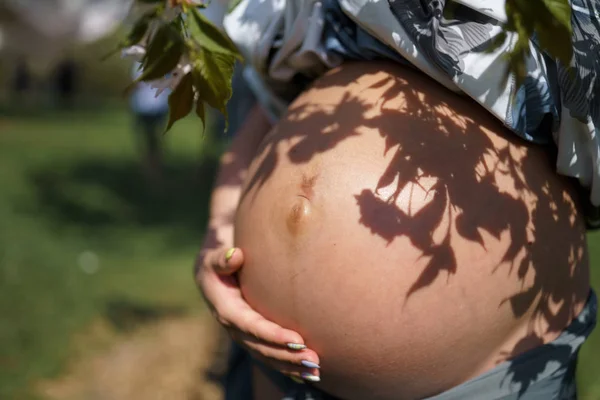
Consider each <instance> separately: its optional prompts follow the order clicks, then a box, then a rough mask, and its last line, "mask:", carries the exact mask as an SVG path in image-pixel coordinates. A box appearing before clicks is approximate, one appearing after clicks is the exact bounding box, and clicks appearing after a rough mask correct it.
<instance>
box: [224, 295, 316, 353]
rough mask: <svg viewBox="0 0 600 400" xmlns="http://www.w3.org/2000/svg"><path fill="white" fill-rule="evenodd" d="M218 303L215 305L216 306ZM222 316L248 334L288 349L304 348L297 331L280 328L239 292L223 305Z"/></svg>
mask: <svg viewBox="0 0 600 400" xmlns="http://www.w3.org/2000/svg"><path fill="white" fill-rule="evenodd" d="M218 306H219V305H217V307H218ZM222 309H223V313H222V316H223V318H224V319H225V320H227V321H229V322H230V323H231V326H233V327H235V328H236V329H237V330H239V331H241V332H243V333H245V334H246V335H248V336H252V337H254V338H257V339H259V340H260V341H263V342H267V343H269V344H272V345H277V346H280V347H287V348H289V349H290V350H297V351H301V350H303V349H305V348H306V346H305V344H304V339H302V336H300V335H299V334H298V333H297V332H294V331H292V330H289V329H285V328H282V327H281V326H279V325H277V324H276V323H274V322H272V321H269V320H267V319H266V318H265V317H263V316H262V315H260V314H259V313H257V312H256V311H254V309H252V307H250V305H249V304H248V303H246V301H245V300H244V299H243V298H242V296H241V292H240V293H239V296H238V297H237V298H235V299H230V301H229V302H228V303H227V304H224V305H223V308H222Z"/></svg>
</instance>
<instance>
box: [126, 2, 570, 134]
mask: <svg viewBox="0 0 600 400" xmlns="http://www.w3.org/2000/svg"><path fill="white" fill-rule="evenodd" d="M239 1H240V0H233V1H232V4H237V3H239ZM289 1H293V0H289ZM204 7H206V4H205V3H204V2H202V1H199V0H135V1H134V8H142V9H144V12H142V13H140V14H141V15H140V16H139V17H138V18H137V20H136V22H135V23H134V24H133V26H132V28H131V30H130V32H129V34H128V35H127V36H126V38H125V39H124V40H123V41H122V42H121V43H120V44H119V46H118V49H117V51H118V50H122V51H123V53H125V54H130V55H134V56H137V57H138V58H141V59H140V61H141V69H142V73H141V75H140V76H139V77H138V78H137V79H136V81H135V82H134V83H133V84H132V85H134V84H136V83H138V82H140V81H144V82H150V83H151V84H154V85H156V86H157V87H159V88H165V87H169V88H171V89H173V91H172V92H171V94H170V95H169V110H170V111H169V121H168V123H167V128H166V130H167V131H168V130H169V129H170V128H171V127H172V126H173V124H174V123H175V122H177V121H178V120H180V119H182V118H184V117H186V116H187V115H189V114H190V113H191V112H192V110H195V113H196V115H197V116H198V117H199V118H200V119H201V121H202V124H203V126H204V125H205V106H206V105H208V106H210V107H213V108H215V109H217V110H219V111H220V112H221V113H223V115H224V116H225V119H226V120H227V111H226V105H227V102H228V101H229V99H230V98H231V95H232V87H231V79H232V76H233V68H234V65H235V61H236V60H242V57H241V56H240V54H239V52H238V51H237V49H236V47H235V45H234V44H233V43H232V42H231V40H230V39H229V38H228V37H227V36H226V35H225V34H224V33H223V32H221V31H220V30H219V29H218V28H217V27H216V26H215V25H213V24H212V23H211V22H210V21H209V20H208V19H207V18H206V17H205V16H204V15H203V14H202V13H200V12H199V9H201V8H204ZM506 15H507V22H506V23H505V24H504V25H503V30H502V32H501V34H500V35H498V36H497V37H496V38H495V40H494V42H493V43H492V45H491V48H490V51H493V50H495V49H498V48H499V47H500V46H502V45H504V43H505V42H506V39H507V37H508V35H507V34H508V33H509V32H512V33H514V37H515V40H514V41H513V43H512V44H511V49H510V51H509V52H507V54H506V57H507V70H506V78H507V79H508V77H510V76H512V77H514V79H515V82H516V84H517V85H518V86H519V85H521V84H522V83H523V81H524V79H525V77H526V73H527V69H526V60H527V57H528V56H529V55H530V40H531V39H532V38H534V37H535V38H536V39H537V40H536V42H537V43H538V44H539V46H540V48H541V50H542V51H544V52H546V53H547V54H549V55H550V56H551V57H553V58H555V59H557V60H559V61H560V62H561V63H563V64H564V65H570V64H571V59H572V56H573V49H572V45H571V35H572V29H571V7H570V5H569V0H506Z"/></svg>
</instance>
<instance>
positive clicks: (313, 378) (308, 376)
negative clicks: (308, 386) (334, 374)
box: [302, 372, 321, 382]
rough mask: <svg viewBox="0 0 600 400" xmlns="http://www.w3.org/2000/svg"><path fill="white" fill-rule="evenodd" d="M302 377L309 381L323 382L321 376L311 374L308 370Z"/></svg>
mask: <svg viewBox="0 0 600 400" xmlns="http://www.w3.org/2000/svg"><path fill="white" fill-rule="evenodd" d="M302 379H304V380H307V381H309V382H321V378H319V377H318V376H316V375H313V374H309V373H308V372H303V373H302Z"/></svg>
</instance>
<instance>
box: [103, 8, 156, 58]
mask: <svg viewBox="0 0 600 400" xmlns="http://www.w3.org/2000/svg"><path fill="white" fill-rule="evenodd" d="M157 14H158V8H154V9H152V10H150V11H148V12H146V13H145V14H144V15H142V16H141V17H140V19H138V20H137V21H136V22H135V24H133V27H132V28H131V31H129V34H128V35H127V38H125V39H124V40H122V41H121V42H119V44H118V46H117V48H116V49H114V50H112V51H111V52H110V53H108V54H106V55H104V56H102V58H101V59H102V60H106V59H107V58H108V57H110V56H112V55H114V54H115V53H117V52H118V51H119V50H120V49H123V48H125V47H130V46H133V45H135V44H138V43H139V42H140V41H141V40H142V39H143V38H144V36H145V35H146V33H147V32H148V28H149V27H150V21H151V20H152V18H155V17H156V16H157Z"/></svg>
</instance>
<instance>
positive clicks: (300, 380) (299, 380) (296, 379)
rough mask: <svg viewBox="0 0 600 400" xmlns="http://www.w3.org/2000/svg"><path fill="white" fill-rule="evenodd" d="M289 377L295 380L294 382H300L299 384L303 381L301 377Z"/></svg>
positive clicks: (302, 383)
mask: <svg viewBox="0 0 600 400" xmlns="http://www.w3.org/2000/svg"><path fill="white" fill-rule="evenodd" d="M290 379H291V380H293V381H294V382H296V383H299V384H301V385H304V381H303V380H302V379H300V378H297V377H295V376H290Z"/></svg>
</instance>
